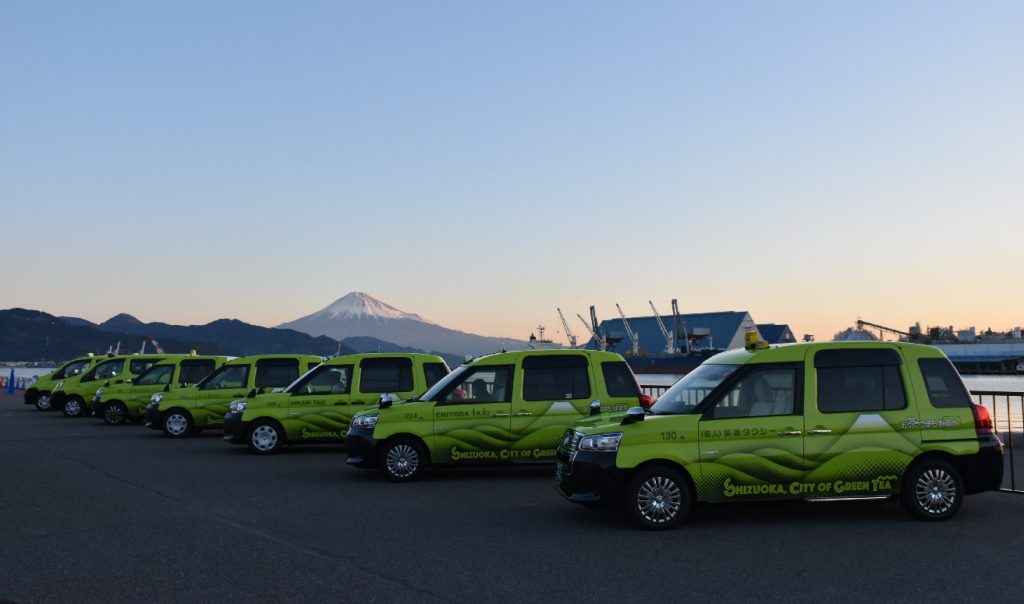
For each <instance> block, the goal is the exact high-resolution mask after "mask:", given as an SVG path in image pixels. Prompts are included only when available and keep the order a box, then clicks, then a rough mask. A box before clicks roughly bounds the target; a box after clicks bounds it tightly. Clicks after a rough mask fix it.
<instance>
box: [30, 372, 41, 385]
mask: <svg viewBox="0 0 1024 604" xmlns="http://www.w3.org/2000/svg"><path fill="white" fill-rule="evenodd" d="M38 381H39V376H38V375H36V376H33V377H32V381H31V382H29V383H28V385H29V386H35V385H36V382H38Z"/></svg>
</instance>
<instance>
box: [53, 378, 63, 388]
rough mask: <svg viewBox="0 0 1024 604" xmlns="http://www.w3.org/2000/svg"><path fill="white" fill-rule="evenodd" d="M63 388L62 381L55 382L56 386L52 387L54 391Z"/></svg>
mask: <svg viewBox="0 0 1024 604" xmlns="http://www.w3.org/2000/svg"><path fill="white" fill-rule="evenodd" d="M63 386H64V380H61V381H59V382H57V385H56V386H54V387H53V389H54V390H60V389H61V388H62V387H63Z"/></svg>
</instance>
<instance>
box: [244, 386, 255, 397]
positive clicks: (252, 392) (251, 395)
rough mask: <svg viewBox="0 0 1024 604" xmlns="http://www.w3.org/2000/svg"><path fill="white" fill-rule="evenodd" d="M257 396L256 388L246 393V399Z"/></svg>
mask: <svg viewBox="0 0 1024 604" xmlns="http://www.w3.org/2000/svg"><path fill="white" fill-rule="evenodd" d="M256 394H257V392H256V389H255V388H253V389H252V390H250V391H249V392H246V393H245V397H246V398H252V397H254V396H256Z"/></svg>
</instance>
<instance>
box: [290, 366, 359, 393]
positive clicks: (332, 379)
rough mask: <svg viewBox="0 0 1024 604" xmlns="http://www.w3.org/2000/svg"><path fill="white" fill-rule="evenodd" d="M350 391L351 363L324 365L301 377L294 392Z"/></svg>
mask: <svg viewBox="0 0 1024 604" xmlns="http://www.w3.org/2000/svg"><path fill="white" fill-rule="evenodd" d="M351 391H352V365H325V366H323V367H321V368H319V369H317V370H315V371H314V372H313V373H311V374H309V375H308V376H306V377H305V378H303V382H302V383H301V384H299V385H298V387H297V388H296V389H295V391H294V393H295V394H299V395H302V394H348V393H350V392H351Z"/></svg>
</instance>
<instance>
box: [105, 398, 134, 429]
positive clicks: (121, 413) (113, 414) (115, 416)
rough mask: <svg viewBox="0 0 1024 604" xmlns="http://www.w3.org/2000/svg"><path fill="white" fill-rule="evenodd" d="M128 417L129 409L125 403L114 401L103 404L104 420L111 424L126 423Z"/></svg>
mask: <svg viewBox="0 0 1024 604" xmlns="http://www.w3.org/2000/svg"><path fill="white" fill-rule="evenodd" d="M127 417H128V409H127V407H125V406H124V403H120V402H117V401H113V402H110V403H107V404H106V405H104V406H103V421H104V422H106V423H108V424H110V425H111V426H117V425H120V424H123V423H125V418H127Z"/></svg>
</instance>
